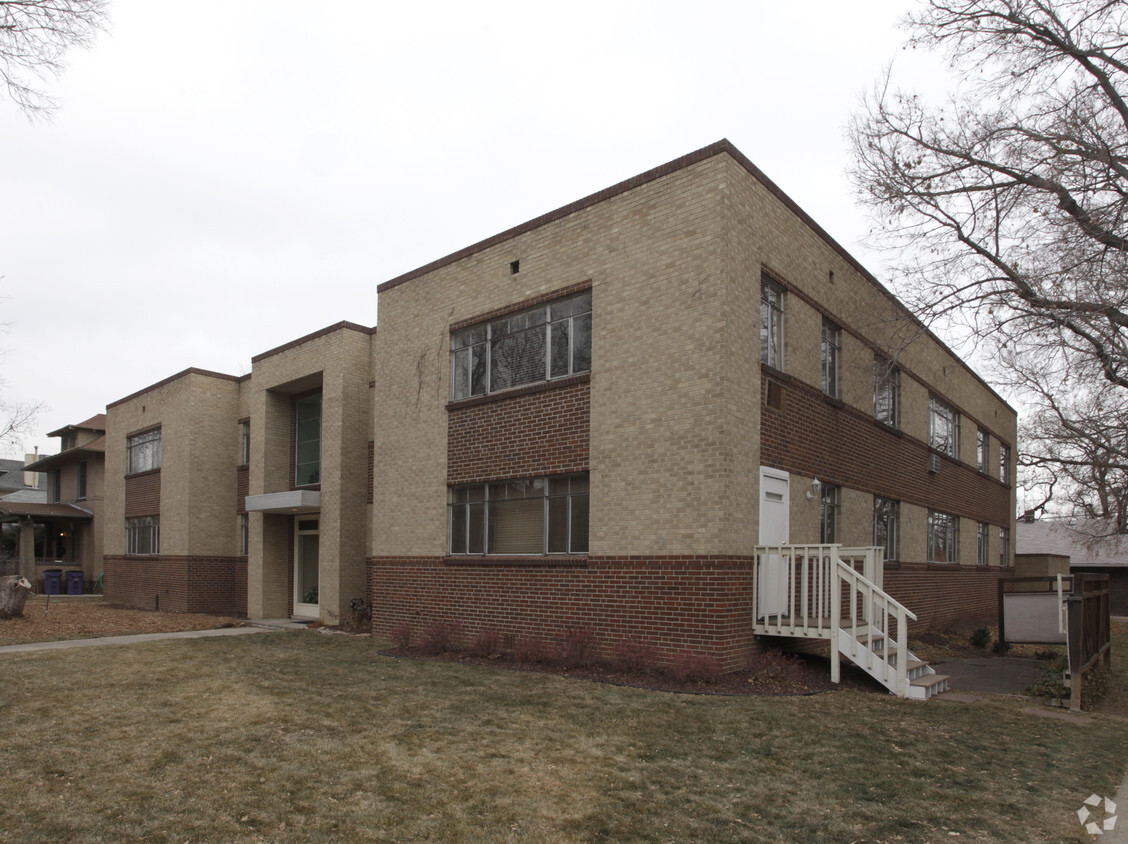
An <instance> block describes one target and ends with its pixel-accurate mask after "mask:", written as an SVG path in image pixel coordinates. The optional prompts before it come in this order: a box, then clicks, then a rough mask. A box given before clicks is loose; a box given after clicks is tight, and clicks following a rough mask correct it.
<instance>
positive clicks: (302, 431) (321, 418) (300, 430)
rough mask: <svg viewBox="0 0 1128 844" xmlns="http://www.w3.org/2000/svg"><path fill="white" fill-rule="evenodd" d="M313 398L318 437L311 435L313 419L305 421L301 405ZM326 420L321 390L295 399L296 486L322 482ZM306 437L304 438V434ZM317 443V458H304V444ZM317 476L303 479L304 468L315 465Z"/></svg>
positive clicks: (315, 484)
mask: <svg viewBox="0 0 1128 844" xmlns="http://www.w3.org/2000/svg"><path fill="white" fill-rule="evenodd" d="M312 399H317V437H316V440H315V438H314V437H313V436H312V435H311V433H310V431H311V429H309V428H308V426H309V424H310V421H311V420H305V422H304V423H303V421H302V419H301V415H300V414H301V409H300V408H301V405H303V404H308V403H310V402H311V400H312ZM324 422H325V405H324V402H323V400H322V395H321V393H320V392H317V393H310V394H309V395H305V396H298V397H297V398H295V399H294V486H298V487H303V486H317V485H318V484H320V483H321V444H322V427H323V425H324ZM303 435H304V436H305V439H302V436H303ZM315 441H316V443H317V460H316V462H315V461H313V460H302V454H301V451H302V446H303V445H304V446H309V445H310V444H311V443H313V442H315ZM315 465H316V467H317V469H316V473H317V474H316V476H315V477H312V479H311V480H303V474H302V472H303V469H304V470H305V471H307V472H308V471H309V469H310V467H312V466H315Z"/></svg>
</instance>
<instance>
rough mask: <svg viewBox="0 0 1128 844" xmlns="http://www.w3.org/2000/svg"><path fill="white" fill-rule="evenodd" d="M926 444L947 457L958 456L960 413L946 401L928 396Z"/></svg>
mask: <svg viewBox="0 0 1128 844" xmlns="http://www.w3.org/2000/svg"><path fill="white" fill-rule="evenodd" d="M928 444H929V445H930V446H931V447H932V448H934V449H936V450H937V451H939V452H940V453H942V454H946V455H948V456H949V457H955V458H959V456H960V415H959V414H958V413H957V412H956V410H955V408H953V407H952V406H951V405H950V404H948V403H947V402H945V401H943V400H941V399H938V398H937V397H936V396H931V395H930V396H929V397H928Z"/></svg>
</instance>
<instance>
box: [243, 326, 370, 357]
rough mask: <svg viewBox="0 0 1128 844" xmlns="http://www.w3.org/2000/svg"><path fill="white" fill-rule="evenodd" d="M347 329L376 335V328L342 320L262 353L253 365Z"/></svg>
mask: <svg viewBox="0 0 1128 844" xmlns="http://www.w3.org/2000/svg"><path fill="white" fill-rule="evenodd" d="M346 329H347V330H350V331H358V332H360V333H361V334H367V335H369V336H371V335H373V334H375V333H376V326H372V327H371V328H368V327H366V326H363V325H360V324H359V323H355V322H349V321H348V320H341V321H340V322H335V323H333V324H332V325H327V326H325V328H322V329H319V330H318V331H314V332H312V333H310V334H306V335H305V336H303V337H299V338H298V339H296V340H291V341H290V342H288V343H283V344H282V345H281V346H275V347H274V348H273V349H268V350H267V351H265V352H260V353H259V354H257V355H255V356H254V357H253V358H251V363H252V364H255V363H258V362H259V361H260V360H264V359H265V358H268V357H273V356H274V355H277V354H281V353H282V352H286V351H289V350H290V349H293V348H295V347H297V346H301V345H303V344H305V343H308V342H310V341H311V340H316V339H317V338H318V337H324V336H325V335H326V334H332V333H333V332H335V331H343V330H346Z"/></svg>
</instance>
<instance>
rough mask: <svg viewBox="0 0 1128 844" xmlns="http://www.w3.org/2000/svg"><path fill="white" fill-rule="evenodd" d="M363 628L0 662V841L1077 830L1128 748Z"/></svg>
mask: <svg viewBox="0 0 1128 844" xmlns="http://www.w3.org/2000/svg"><path fill="white" fill-rule="evenodd" d="M377 648H378V643H376V642H374V641H373V640H371V639H369V638H363V637H346V636H323V635H319V634H317V633H314V632H301V633H264V634H262V635H257V636H245V637H236V638H232V639H198V640H185V641H169V642H158V643H152V644H145V645H136V646H129V647H119V648H96V649H91V650H84V651H81V652H80V651H69V652H68V651H59V652H53V653H36V654H19V655H12V654H10V655H5V656H2V657H0V670H3V671H4V675H5V682H4V683H0V719H2V720H3V723H4V725H5V730H4V739H3V753H4V765H3V766H0V793H3V794H5V795H8V799H6V800H4V801H0V841H3V842H47V841H50V842H56V841H77V842H108V841H113V842H119V841H121V842H132V841H146V842H149V841H158V842H166V841H167V842H188V841H193V842H200V841H236V842H257V841H270V842H307V841H313V842H317V841H334V842H336V841H350V842H352V841H442V842H446V841H512V842H518V841H521V842H524V841H529V842H563V841H568V842H570V841H616V842H618V841H678V842H681V841H710V842H711V841H757V842H777V841H787V842H796V841H801V842H838V841H843V842H845V841H857V842H862V841H866V842H871V844H872V842H877V841H908V842H939V841H951V840H958V841H962V842H968V841H975V842H1022V844H1028V843H1029V842H1040V841H1055V842H1058V841H1078V842H1079V841H1082V840H1084V839H1083V838H1082V837H1081V836H1080V834H1079V833H1080V828H1079V827H1078V825H1077V817H1076V814H1074V813H1075V812H1076V809H1077V808H1078V807H1079V806H1080V805H1081V800H1083V799H1084V798H1085V797H1087V796H1088V795H1089V794H1091V793H1093V792H1097V793H1101V794H1105V793H1107V794H1110V795H1111V794H1112V793H1113V791H1114V790H1115V788H1116V785H1117V784H1118V783H1119V782H1120V779H1121V778H1122V776H1123V774H1124V769H1125V767H1126V765H1128V730H1126V726H1128V719H1126V718H1125V716H1124V715H1123V714H1122V713H1123V709H1121V710H1118V711H1116V712H1106V713H1104V714H1102V713H1097V714H1095V715H1094V716H1092V717H1091V719H1090V721H1089V723H1087V724H1084V725H1080V724H1074V723H1069V722H1064V721H1060V720H1054V719H1048V718H1043V717H1039V716H1037V715H1032V714H1030V713H1029V712H1028V711H1027V709H1028V708H1029V706H1030V703H1029V702H1026V701H1022V700H1019V699H1016V698H1005V697H999V698H984V699H981V700H980V701H979V702H978V703H976V704H974V705H954V704H945V703H938V702H931V703H917V702H910V701H903V700H898V699H896V698H893V697H889V696H883V695H874V694H862V693H857V692H851V691H841V692H833V693H829V694H823V695H816V696H813V697H792V698H748V697H744V698H723V697H701V696H688V695H681V694H669V693H664V692H654V691H649V690H640V689H629V688H620V687H614V686H606V685H601V684H594V683H589V682H584V681H576V680H570V679H563V678H559V677H554V676H550V675H541V674H530V673H522V672H504V671H497V670H492V669H488V668H478V667H468V666H461V665H455V664H449V663H441V662H416V661H409V660H399V659H392V658H387V657H381V656H378V655H377V653H376V650H377ZM1121 653H1123V652H1121ZM79 655H80V656H79ZM1116 668H1117V671H1118V672H1119V673H1121V674H1123V672H1124V668H1125V664H1124V660H1123V658H1118V661H1117V664H1116ZM957 833H958V835H956V834H957Z"/></svg>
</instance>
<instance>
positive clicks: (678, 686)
mask: <svg viewBox="0 0 1128 844" xmlns="http://www.w3.org/2000/svg"><path fill="white" fill-rule="evenodd" d="M380 654H381V655H383V656H391V657H396V658H400V659H417V660H427V661H433V662H450V663H457V664H459V665H476V666H483V667H489V668H500V669H503V670H506V671H528V672H533V673H537V674H551V675H554V676H557V677H571V678H575V679H578V680H588V681H592V682H597V683H610V684H613V685H619V686H634V687H637V688H644V689H655V690H659V691H667V692H679V693H682V694H706V695H740V696H772V695H776V696H778V695H812V694H820V693H823V692H832V691H837V690H840V689H854V690H857V691H864V692H875V693H879V694H887V692H886V690H885V688H884V687H882V686H881V685H880V684H879V683H877V682H876V681H875V680H873V679H872V678H871V677H870V676H869V675H867V674H866V673H865V672H863V671H861V670H860V669H858V668H856V667H854V666H852V665H849V664H847V663H846V661H845V660H843V662H842V682H841V683H838V684H835V683H832V682H830V661H829V660H828V659H827V658H826V657H820V656H814V655H811V654H795V655H794V656H795V657H796V660H797V667H796V670H794V671H792V672H790V675H791V676H789V677H787V678H780V677H774V676H773V677H765V676H763V675H761V674H758V673H757V672H755V671H750V670H745V671H735V672H732V673H729V674H722V675H721V676H720V677H718V678H717V679H716V680H714V681H712V682H708V683H692V682H685V683H679V682H677V681H676V680H675V679H674V678H672V677H670V676H669V675H668V674H663V673H655V674H635V673H626V672H623V671H617V670H615V668H613V667H612V666H610V665H607V664H604V663H593V664H590V665H583V666H578V667H569V668H566V667H564V666H562V665H559V664H553V663H551V662H548V663H533V664H529V663H522V662H518V661H517V660H515V659H514V658H513V657H512V656H510V655H508V654H497V655H493V656H489V657H481V656H470V655H468V654H465V653H449V652H448V653H439V654H435V653H429V652H427V651H425V650H424V649H423V648H419V647H407V648H390V649H388V650H382V651H380Z"/></svg>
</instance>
